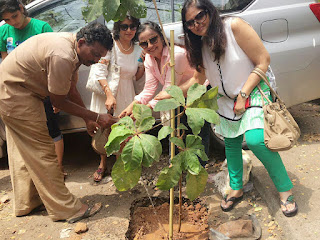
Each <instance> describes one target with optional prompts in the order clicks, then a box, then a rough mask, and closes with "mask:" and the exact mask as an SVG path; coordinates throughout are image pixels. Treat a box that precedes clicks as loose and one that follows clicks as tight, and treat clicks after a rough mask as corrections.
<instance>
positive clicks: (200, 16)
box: [185, 10, 208, 29]
mask: <svg viewBox="0 0 320 240" xmlns="http://www.w3.org/2000/svg"><path fill="white" fill-rule="evenodd" d="M207 13H208V11H207V10H203V11H201V12H199V13H198V14H197V15H196V16H195V17H194V19H191V20H189V21H186V22H185V25H186V27H187V28H189V29H193V28H194V27H195V23H197V24H201V23H203V22H204V21H205V20H206V19H207Z"/></svg>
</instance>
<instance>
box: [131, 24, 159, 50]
mask: <svg viewBox="0 0 320 240" xmlns="http://www.w3.org/2000/svg"><path fill="white" fill-rule="evenodd" d="M147 28H149V29H151V30H152V31H155V32H156V33H157V34H158V35H159V37H160V39H161V41H162V44H163V46H165V41H164V37H163V34H162V31H161V28H160V26H159V25H158V24H157V23H155V22H151V21H147V22H145V23H143V24H141V26H140V27H139V29H138V30H137V33H136V34H137V38H139V35H140V34H141V33H143V32H144V31H145V30H146V29H147Z"/></svg>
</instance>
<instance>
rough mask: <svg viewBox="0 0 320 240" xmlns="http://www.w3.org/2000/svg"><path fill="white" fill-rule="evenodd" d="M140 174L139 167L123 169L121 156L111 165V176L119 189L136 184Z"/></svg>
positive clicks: (124, 189)
mask: <svg viewBox="0 0 320 240" xmlns="http://www.w3.org/2000/svg"><path fill="white" fill-rule="evenodd" d="M140 176H141V167H139V168H136V169H135V170H132V171H125V169H124V163H123V161H122V158H121V156H119V157H118V159H117V161H116V162H115V164H114V165H113V167H112V172H111V177H112V181H113V183H114V185H115V186H116V188H117V189H118V190H119V191H127V190H128V189H131V188H133V187H134V186H135V185H137V183H138V181H139V179H140Z"/></svg>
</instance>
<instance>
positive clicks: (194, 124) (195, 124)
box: [185, 108, 204, 134]
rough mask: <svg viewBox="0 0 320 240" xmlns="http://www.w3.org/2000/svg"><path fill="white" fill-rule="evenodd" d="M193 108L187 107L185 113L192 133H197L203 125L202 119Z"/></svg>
mask: <svg viewBox="0 0 320 240" xmlns="http://www.w3.org/2000/svg"><path fill="white" fill-rule="evenodd" d="M194 109H196V108H187V109H186V111H185V113H186V115H187V121H188V124H189V127H190V128H191V129H192V132H193V134H199V133H200V131H201V128H202V127H203V125H204V120H203V118H201V117H200V116H199V115H197V113H196V112H195V111H193V110H194Z"/></svg>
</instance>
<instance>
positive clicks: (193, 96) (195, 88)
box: [187, 83, 207, 106]
mask: <svg viewBox="0 0 320 240" xmlns="http://www.w3.org/2000/svg"><path fill="white" fill-rule="evenodd" d="M206 91H207V88H206V87H205V86H203V85H200V84H198V83H195V84H193V85H192V86H191V87H190V88H189V89H188V93H187V106H190V105H191V104H192V103H193V102H194V101H196V100H197V99H199V98H200V97H201V96H202V95H203V94H204V93H205V92H206Z"/></svg>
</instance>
